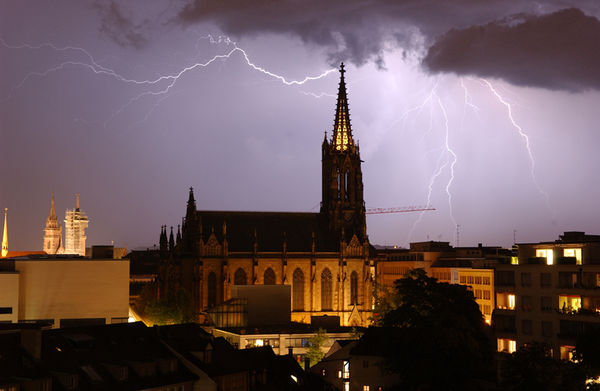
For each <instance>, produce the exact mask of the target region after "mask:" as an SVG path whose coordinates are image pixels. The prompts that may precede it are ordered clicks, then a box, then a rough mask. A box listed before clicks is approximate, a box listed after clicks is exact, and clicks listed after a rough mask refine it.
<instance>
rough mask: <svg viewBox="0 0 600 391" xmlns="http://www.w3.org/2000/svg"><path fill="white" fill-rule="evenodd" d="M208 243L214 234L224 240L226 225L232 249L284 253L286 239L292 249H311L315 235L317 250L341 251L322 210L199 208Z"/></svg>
mask: <svg viewBox="0 0 600 391" xmlns="http://www.w3.org/2000/svg"><path fill="white" fill-rule="evenodd" d="M197 216H198V219H199V221H200V224H201V226H202V239H203V240H204V242H205V243H206V242H207V241H208V239H209V238H210V236H211V234H213V233H214V235H215V237H216V238H217V240H218V241H219V243H222V242H223V226H224V225H225V227H226V237H227V243H228V248H229V251H233V252H246V251H253V249H254V243H255V241H256V243H257V244H258V246H257V251H260V252H281V251H282V250H283V243H284V241H285V242H286V243H287V251H289V252H310V251H311V250H312V243H313V234H314V240H315V251H321V252H329V251H338V250H339V239H337V238H334V237H332V235H331V234H330V232H329V227H328V222H327V219H326V218H325V217H324V216H323V215H321V214H319V213H296V212H237V211H197Z"/></svg>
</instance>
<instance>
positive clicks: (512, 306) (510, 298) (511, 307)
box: [508, 294, 515, 310]
mask: <svg viewBox="0 0 600 391" xmlns="http://www.w3.org/2000/svg"><path fill="white" fill-rule="evenodd" d="M508 309H509V310H514V309H515V295H512V294H510V295H508Z"/></svg>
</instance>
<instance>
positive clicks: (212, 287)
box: [207, 272, 217, 307]
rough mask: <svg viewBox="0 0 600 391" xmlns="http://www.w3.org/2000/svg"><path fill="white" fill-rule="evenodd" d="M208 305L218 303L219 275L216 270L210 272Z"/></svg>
mask: <svg viewBox="0 0 600 391" xmlns="http://www.w3.org/2000/svg"><path fill="white" fill-rule="evenodd" d="M207 285H208V306H209V307H212V306H214V305H215V304H217V276H216V274H215V272H210V273H208V281H207Z"/></svg>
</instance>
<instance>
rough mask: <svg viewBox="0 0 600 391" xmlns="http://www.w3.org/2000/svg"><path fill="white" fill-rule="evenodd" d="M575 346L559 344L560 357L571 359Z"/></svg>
mask: <svg viewBox="0 0 600 391" xmlns="http://www.w3.org/2000/svg"><path fill="white" fill-rule="evenodd" d="M574 350H575V346H564V345H563V346H561V347H560V359H561V360H569V361H573V351H574Z"/></svg>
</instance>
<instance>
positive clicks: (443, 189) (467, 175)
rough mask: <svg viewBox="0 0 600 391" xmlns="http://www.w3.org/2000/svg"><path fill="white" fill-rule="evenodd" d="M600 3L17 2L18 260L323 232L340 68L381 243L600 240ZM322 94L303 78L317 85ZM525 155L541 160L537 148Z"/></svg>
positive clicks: (9, 96) (0, 99)
mask: <svg viewBox="0 0 600 391" xmlns="http://www.w3.org/2000/svg"><path fill="white" fill-rule="evenodd" d="M598 18H600V3H599V2H597V1H593V0H589V1H558V0H557V1H545V2H534V1H521V0H519V1H516V0H515V1H506V0H489V1H480V0H477V1H476V0H449V1H443V2H440V1H433V0H425V1H423V0H402V1H392V0H366V1H365V0H363V1H354V0H333V1H322V0H304V1H291V0H275V1H273V0H254V1H246V0H233V1H222V0H206V1H196V2H193V1H189V0H188V1H183V0H181V1H179V0H170V1H169V0H161V1H152V2H148V1H119V2H109V1H97V2H93V1H75V0H72V1H51V2H50V1H23V0H15V1H3V2H2V3H1V4H0V71H1V72H0V178H1V179H0V207H2V208H4V207H7V208H8V209H9V211H8V218H9V224H8V225H9V250H40V249H41V246H42V238H43V228H44V225H45V220H46V217H47V216H48V213H49V208H50V196H51V194H52V192H54V193H55V197H56V207H57V215H58V216H59V218H60V219H62V218H64V211H65V209H67V208H73V207H74V205H75V193H77V192H79V193H80V194H81V209H82V210H83V211H85V212H86V213H87V214H88V216H89V219H90V226H89V229H88V231H87V233H88V242H87V243H88V245H90V244H109V243H110V242H111V241H114V244H115V245H117V246H124V245H126V246H127V247H128V248H129V249H131V248H137V247H146V246H152V245H153V244H156V243H158V236H159V233H160V226H161V225H168V226H175V227H176V226H177V224H179V223H180V222H181V217H182V216H183V215H184V214H185V205H186V201H187V196H188V188H189V187H190V186H193V187H194V190H195V195H196V202H197V205H198V208H200V209H207V210H257V211H258V210H266V211H318V205H319V202H320V197H321V189H320V187H321V157H320V152H321V149H320V148H321V142H322V140H323V134H324V132H325V131H327V132H328V135H329V137H331V131H332V128H333V119H334V112H335V95H336V92H337V85H338V81H339V73H338V72H337V71H336V69H337V68H338V67H339V63H340V61H344V62H345V63H346V65H347V67H346V69H347V73H346V80H347V86H348V94H349V103H350V113H351V119H352V129H353V132H354V138H355V140H358V142H359V143H360V148H361V157H362V159H363V160H364V163H363V178H364V188H365V200H366V204H367V207H402V206H415V205H426V204H431V205H433V207H435V208H436V210H435V211H428V212H424V213H422V214H421V213H400V214H388V215H371V216H369V217H368V221H367V224H368V233H369V236H370V239H371V242H372V243H374V244H381V245H399V246H407V245H408V243H409V242H411V241H424V240H442V241H449V242H451V243H452V244H456V225H457V224H458V225H459V226H460V245H463V246H464V245H476V244H477V243H479V242H481V243H483V244H485V245H502V246H510V245H512V243H513V235H514V230H516V240H517V242H529V241H547V240H554V239H556V238H557V235H558V234H559V233H561V232H563V231H569V230H578V231H586V232H589V233H596V234H600V208H599V207H598V200H600V181H599V180H598V168H599V167H600V154H599V153H598V147H599V146H600V140H599V137H600V133H599V125H598V123H599V121H598V116H600V112H599V109H600V94H599V91H598V90H599V89H600V21H599V19H598ZM307 77H308V79H306V78H307ZM528 148H529V149H528Z"/></svg>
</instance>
